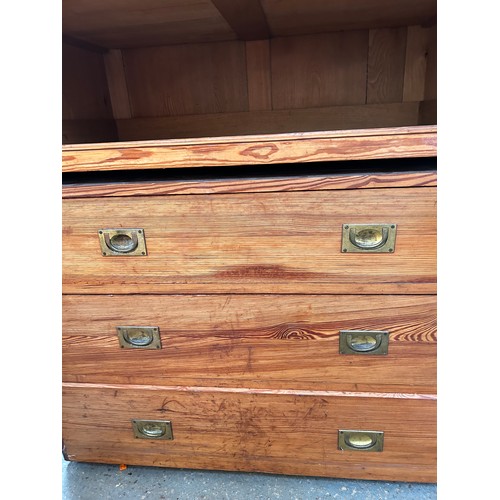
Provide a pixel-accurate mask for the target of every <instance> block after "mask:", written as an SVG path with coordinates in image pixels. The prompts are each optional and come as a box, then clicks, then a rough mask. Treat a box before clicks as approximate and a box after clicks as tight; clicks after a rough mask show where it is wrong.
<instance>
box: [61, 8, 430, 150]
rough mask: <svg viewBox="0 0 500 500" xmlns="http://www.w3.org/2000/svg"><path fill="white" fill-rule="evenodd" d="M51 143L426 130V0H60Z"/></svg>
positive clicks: (427, 46) (428, 91) (427, 40)
mask: <svg viewBox="0 0 500 500" xmlns="http://www.w3.org/2000/svg"><path fill="white" fill-rule="evenodd" d="M62 7H63V22H62V26H63V29H62V31H63V43H62V70H63V71H62V76H63V81H62V89H63V96H62V97H63V101H62V108H63V116H62V118H63V127H62V131H63V137H62V141H63V144H81V143H94V142H117V141H118V142H119V141H135V140H156V139H178V138H190V137H206V136H227V135H247V134H264V133H284V132H306V131H321V130H343V129H363V128H383V127H399V126H415V125H432V124H436V118H437V117H436V114H437V113H436V102H437V101H436V97H437V96H436V77H437V64H436V60H437V54H436V52H437V50H436V2H435V1H431V0H421V1H419V2H414V1H410V0H377V1H374V0H339V1H336V2H332V1H324V0H307V1H304V0H288V1H286V2H284V1H281V0H260V1H259V0H185V1H183V2H179V1H177V0H128V1H127V2H119V1H117V0H99V1H97V0H63V3H62Z"/></svg>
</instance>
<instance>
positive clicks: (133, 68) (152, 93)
mask: <svg viewBox="0 0 500 500" xmlns="http://www.w3.org/2000/svg"><path fill="white" fill-rule="evenodd" d="M123 58H124V61H125V73H126V77H127V82H128V88H129V98H130V104H131V108H132V115H133V116H134V117H141V116H171V115H184V114H204V113H227V112H233V111H246V110H248V94H247V82H246V65H245V44H244V43H243V42H220V43H210V44H189V45H176V46H165V47H150V48H146V49H130V50H124V51H123Z"/></svg>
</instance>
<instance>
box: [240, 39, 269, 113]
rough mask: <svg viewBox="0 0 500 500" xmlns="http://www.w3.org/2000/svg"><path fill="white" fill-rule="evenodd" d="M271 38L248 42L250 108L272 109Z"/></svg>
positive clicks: (250, 109)
mask: <svg viewBox="0 0 500 500" xmlns="http://www.w3.org/2000/svg"><path fill="white" fill-rule="evenodd" d="M269 45H270V42H269V40H256V41H253V42H247V43H246V44H245V48H246V61H247V80H248V109H249V111H259V110H263V109H271V108H272V103H271V55H270V47H269Z"/></svg>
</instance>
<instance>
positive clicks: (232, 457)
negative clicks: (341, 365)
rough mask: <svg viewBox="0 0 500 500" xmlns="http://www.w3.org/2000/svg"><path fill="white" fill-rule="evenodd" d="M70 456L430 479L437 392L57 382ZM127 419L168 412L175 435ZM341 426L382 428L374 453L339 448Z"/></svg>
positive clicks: (433, 475)
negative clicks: (138, 430)
mask: <svg viewBox="0 0 500 500" xmlns="http://www.w3.org/2000/svg"><path fill="white" fill-rule="evenodd" d="M63 401H64V404H63V439H64V444H65V450H66V454H67V457H68V458H69V460H76V461H92V462H103V463H116V464H122V463H123V464H129V465H153V466H163V467H182V468H195V469H217V470H238V471H259V472H269V473H278V474H299V475H313V476H327V477H339V478H351V479H356V478H358V479H379V480H386V481H418V482H435V480H436V401H433V400H425V399H420V400H419V399H404V398H369V397H368V398H363V397H331V396H325V395H321V396H320V395H313V394H302V395H284V394H272V393H269V392H268V393H267V394H259V393H256V392H252V391H234V392H223V391H218V390H216V389H213V390H210V391H191V390H189V389H188V390H174V389H173V388H167V387H166V388H161V387H150V386H142V387H139V386H128V387H127V386H121V385H115V386H102V387H101V386H99V385H95V386H91V385H85V384H63ZM132 419H155V420H170V421H171V422H172V428H173V436H174V439H173V440H172V441H164V440H162V441H151V440H144V439H136V438H134V436H133V433H132V428H131V420H132ZM339 429H360V430H380V431H383V432H384V450H383V451H382V452H380V453H375V452H371V453H367V452H359V451H341V450H338V449H337V448H338V442H337V439H338V438H337V436H338V430H339Z"/></svg>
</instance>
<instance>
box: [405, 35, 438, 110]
mask: <svg viewBox="0 0 500 500" xmlns="http://www.w3.org/2000/svg"><path fill="white" fill-rule="evenodd" d="M433 31H435V27H431V28H429V27H424V26H409V27H408V37H407V44H406V62H405V76H404V92H403V100H404V101H423V100H424V98H425V79H426V72H427V65H428V64H432V61H428V58H429V52H430V51H431V50H432V48H431V45H432V43H434V44H435V43H436V40H435V39H434V40H433V37H432V33H433ZM430 71H432V70H431V69H430Z"/></svg>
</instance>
